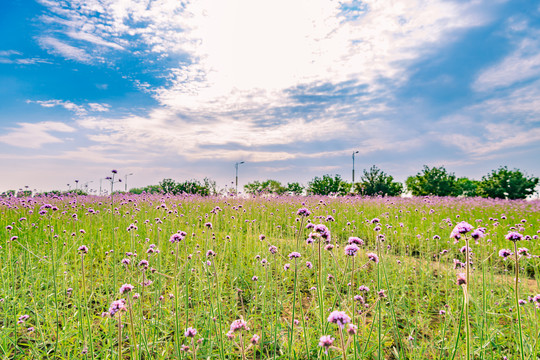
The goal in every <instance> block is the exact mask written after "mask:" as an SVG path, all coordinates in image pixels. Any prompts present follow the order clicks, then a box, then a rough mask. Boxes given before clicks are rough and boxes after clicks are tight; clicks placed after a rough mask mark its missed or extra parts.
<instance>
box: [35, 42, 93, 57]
mask: <svg viewBox="0 0 540 360" xmlns="http://www.w3.org/2000/svg"><path fill="white" fill-rule="evenodd" d="M39 43H40V44H41V46H43V47H44V48H46V49H47V50H49V51H51V52H52V53H54V54H58V55H60V56H63V57H65V58H66V59H71V60H76V61H80V62H84V63H87V62H90V60H91V57H90V55H88V54H87V53H86V51H84V50H83V49H80V48H77V47H74V46H71V45H68V44H66V43H64V42H62V41H60V40H58V39H56V38H53V37H50V36H44V37H41V38H40V39H39Z"/></svg>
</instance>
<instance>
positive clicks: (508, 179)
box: [479, 166, 539, 199]
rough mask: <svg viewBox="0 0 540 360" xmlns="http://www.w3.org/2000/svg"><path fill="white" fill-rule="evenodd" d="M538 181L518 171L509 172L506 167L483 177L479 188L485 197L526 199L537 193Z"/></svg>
mask: <svg viewBox="0 0 540 360" xmlns="http://www.w3.org/2000/svg"><path fill="white" fill-rule="evenodd" d="M538 181H539V179H538V178H537V177H532V176H530V177H527V176H525V175H524V174H523V173H522V172H521V171H520V170H518V169H515V170H508V168H507V167H506V166H504V167H501V168H499V169H497V170H493V171H492V172H491V174H488V175H485V176H484V177H482V181H481V182H480V184H479V187H480V191H481V195H482V196H483V197H491V198H499V199H525V198H526V197H527V196H529V195H532V194H534V193H535V187H536V185H538Z"/></svg>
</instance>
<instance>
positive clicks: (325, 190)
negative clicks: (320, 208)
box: [307, 174, 351, 195]
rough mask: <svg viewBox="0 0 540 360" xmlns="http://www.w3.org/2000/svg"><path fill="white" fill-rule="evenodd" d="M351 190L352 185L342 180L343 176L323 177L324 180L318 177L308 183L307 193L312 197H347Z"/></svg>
mask: <svg viewBox="0 0 540 360" xmlns="http://www.w3.org/2000/svg"><path fill="white" fill-rule="evenodd" d="M350 190H351V184H349V183H347V182H346V181H344V180H342V179H341V175H336V176H334V177H332V176H331V175H328V174H327V175H323V177H322V178H320V177H318V176H316V177H315V178H313V180H311V181H310V182H309V183H308V187H307V192H308V194H310V195H331V194H336V195H346V194H348V193H349V192H350Z"/></svg>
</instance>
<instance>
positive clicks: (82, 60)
mask: <svg viewBox="0 0 540 360" xmlns="http://www.w3.org/2000/svg"><path fill="white" fill-rule="evenodd" d="M0 33H1V34H2V36H1V37H0V165H1V167H2V169H3V170H2V172H1V174H0V191H5V190H8V189H19V188H24V187H25V186H28V188H29V189H36V190H38V191H45V190H52V189H60V190H66V189H68V184H70V185H69V186H70V187H71V188H73V187H74V185H75V180H78V183H77V186H79V187H81V186H88V188H90V189H98V188H99V183H100V179H103V178H105V177H106V176H109V175H110V172H111V170H112V169H117V170H118V174H119V176H120V178H121V179H123V180H125V179H126V175H127V174H133V175H130V176H129V177H127V180H128V187H129V188H131V187H139V186H145V185H149V184H157V183H158V182H159V181H160V180H162V179H164V178H172V179H175V180H177V181H184V180H189V179H198V180H202V179H203V178H205V177H208V178H210V179H213V180H215V181H217V184H218V186H220V187H225V186H231V184H232V182H233V181H234V179H235V163H236V162H240V161H244V162H245V163H244V164H241V165H240V166H239V184H240V187H241V186H242V185H243V184H246V183H247V182H251V181H254V180H266V179H275V180H278V181H281V182H283V183H287V182H293V181H299V182H300V183H303V184H307V182H308V181H309V180H311V179H312V178H314V177H315V176H322V175H324V174H332V175H334V174H340V175H341V176H342V177H343V178H344V179H345V180H348V181H350V180H351V172H352V154H353V152H356V151H358V153H355V170H356V180H358V178H359V177H360V175H361V173H362V170H363V169H368V168H369V167H371V166H372V165H377V166H378V167H379V168H381V169H382V170H383V171H385V172H386V173H388V174H390V175H392V176H394V178H395V179H397V180H398V181H404V180H405V179H406V178H407V177H408V176H410V175H415V174H416V173H418V172H419V171H421V169H422V167H423V165H428V166H430V167H431V166H444V167H445V168H446V169H447V170H448V171H450V172H453V173H455V174H456V176H458V177H461V176H467V177H470V178H474V179H480V178H481V177H482V176H484V175H486V174H488V173H490V172H491V171H492V170H493V169H497V168H499V167H500V166H508V167H509V168H512V169H513V168H518V169H520V170H522V171H524V172H525V173H527V174H528V175H534V176H540V3H538V2H536V1H530V0H512V1H510V0H508V1H502V0H471V1H467V0H459V1H443V0H407V1H398V0H395V1H394V0H384V1H377V0H366V1H359V0H348V1H347V0H343V1H332V0H194V1H180V0H62V1H53V0H37V1H33V0H10V1H2V2H0ZM104 186H105V185H104ZM120 186H124V185H120Z"/></svg>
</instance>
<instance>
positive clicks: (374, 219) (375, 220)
mask: <svg viewBox="0 0 540 360" xmlns="http://www.w3.org/2000/svg"><path fill="white" fill-rule="evenodd" d="M380 221H381V220H380V219H379V218H373V219H371V223H372V224H376V223H378V222H380Z"/></svg>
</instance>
